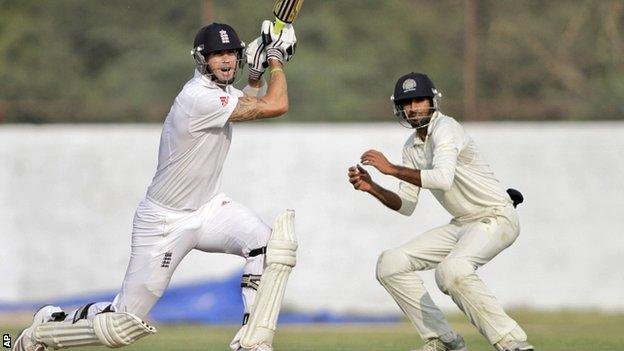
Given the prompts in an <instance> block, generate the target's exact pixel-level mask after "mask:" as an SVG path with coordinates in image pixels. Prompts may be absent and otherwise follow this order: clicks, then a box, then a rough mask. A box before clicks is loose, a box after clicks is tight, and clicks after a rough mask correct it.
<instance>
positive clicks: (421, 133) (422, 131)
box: [416, 127, 429, 141]
mask: <svg viewBox="0 0 624 351" xmlns="http://www.w3.org/2000/svg"><path fill="white" fill-rule="evenodd" d="M427 129H429V128H427V127H422V128H418V129H416V135H418V137H419V138H420V140H422V141H425V138H427Z"/></svg>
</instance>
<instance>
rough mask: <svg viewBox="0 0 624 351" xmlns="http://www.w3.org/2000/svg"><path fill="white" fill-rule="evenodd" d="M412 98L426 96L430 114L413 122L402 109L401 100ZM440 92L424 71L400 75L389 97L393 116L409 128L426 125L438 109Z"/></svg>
mask: <svg viewBox="0 0 624 351" xmlns="http://www.w3.org/2000/svg"><path fill="white" fill-rule="evenodd" d="M414 98H428V99H429V101H430V103H431V114H430V116H429V118H425V119H421V120H420V121H419V122H418V124H415V123H414V122H413V121H410V119H409V118H408V117H407V115H406V114H405V111H403V101H405V100H411V99H414ZM441 98H442V94H441V93H440V92H438V90H437V89H436V88H435V86H434V85H433V82H432V81H431V79H429V77H428V76H427V75H426V74H424V73H415V72H410V73H408V74H406V75H403V76H401V78H399V80H397V82H396V84H395V85H394V94H392V96H391V97H390V99H391V100H392V105H393V106H392V107H393V110H394V114H395V116H397V117H399V122H401V124H402V125H404V126H407V127H409V128H422V127H426V126H427V125H428V124H429V123H430V122H431V117H432V116H433V113H434V112H435V111H436V110H437V109H438V102H439V101H440V99H441ZM404 122H408V124H407V125H406V124H404Z"/></svg>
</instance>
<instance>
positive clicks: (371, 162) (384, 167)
mask: <svg viewBox="0 0 624 351" xmlns="http://www.w3.org/2000/svg"><path fill="white" fill-rule="evenodd" d="M360 162H362V164H363V165H366V166H373V167H375V168H377V169H378V170H379V172H381V173H383V174H390V173H392V172H393V170H394V165H393V164H392V163H390V161H388V159H387V158H386V156H384V154H382V153H381V152H379V151H377V150H368V151H366V152H365V153H363V154H362V156H361V157H360Z"/></svg>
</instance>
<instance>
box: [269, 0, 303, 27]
mask: <svg viewBox="0 0 624 351" xmlns="http://www.w3.org/2000/svg"><path fill="white" fill-rule="evenodd" d="M303 1H304V0H276V1H275V5H274V6H273V15H275V26H274V27H273V28H274V32H275V33H279V32H281V31H282V28H284V26H285V25H286V24H290V23H293V22H294V21H295V19H297V15H298V14H299V11H300V10H301V5H303Z"/></svg>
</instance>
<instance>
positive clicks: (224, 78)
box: [14, 21, 297, 351]
mask: <svg viewBox="0 0 624 351" xmlns="http://www.w3.org/2000/svg"><path fill="white" fill-rule="evenodd" d="M272 27H273V24H272V23H271V22H270V21H264V22H263V24H262V35H261V36H260V37H259V38H258V39H256V40H254V41H253V42H252V43H251V44H250V45H249V47H248V48H247V50H245V44H244V43H243V42H242V41H241V40H240V39H239V37H238V35H237V34H236V32H235V31H234V29H233V28H232V27H230V26H229V25H227V24H220V23H212V24H210V25H207V26H205V27H203V28H201V29H200V30H199V32H198V33H197V35H196V37H195V40H194V43H193V50H192V52H191V53H192V55H193V58H194V60H195V63H196V70H195V75H194V77H193V78H192V79H191V80H189V81H188V82H187V83H186V85H184V87H183V88H182V91H181V92H180V93H179V94H178V96H177V97H176V98H175V101H174V103H173V105H172V106H171V110H170V111H169V114H168V115H167V118H166V120H165V122H164V126H163V129H162V134H161V138H160V148H159V153H158V167H157V170H156V174H155V176H154V178H153V180H152V183H151V185H150V186H149V187H148V189H147V194H146V196H145V198H144V199H143V200H142V201H141V203H140V204H139V205H138V208H137V210H136V213H135V217H134V221H133V230H132V253H131V257H130V262H129V264H128V269H127V271H126V276H125V278H124V281H123V284H122V286H121V291H120V292H119V294H118V295H117V296H116V297H115V299H114V300H113V301H112V302H97V303H92V304H88V305H86V306H82V307H80V308H78V309H77V310H76V311H73V312H70V313H69V314H66V313H65V312H64V311H63V310H61V309H60V308H59V307H56V306H44V307H43V308H41V309H40V310H39V311H37V313H36V314H35V318H34V321H33V323H32V325H31V326H30V327H29V328H27V329H25V330H24V331H23V332H22V333H21V334H20V336H19V337H18V339H17V340H16V343H15V348H14V350H17V351H26V350H28V351H34V350H38V351H42V350H47V348H53V349H60V348H66V347H73V346H84V345H105V346H108V347H111V348H114V347H121V346H125V345H128V344H131V343H132V342H134V341H135V340H137V339H139V338H141V337H143V336H146V335H150V334H153V333H155V332H156V329H155V328H154V327H152V326H150V325H148V324H147V323H145V322H144V321H143V320H144V319H145V317H146V316H147V314H148V312H149V311H150V310H151V308H152V307H153V306H154V304H155V303H156V302H157V301H158V299H159V298H160V297H161V296H162V294H163V292H164V291H165V288H166V287H167V285H168V284H169V281H170V279H171V276H172V274H173V272H174V270H175V269H176V267H177V266H178V264H179V263H180V261H181V260H182V259H183V258H184V257H185V256H186V254H188V253H189V252H190V251H191V250H193V249H197V250H201V251H205V252H221V253H228V254H233V255H238V256H241V257H243V258H244V259H245V260H246V263H245V265H244V268H243V271H244V273H243V277H242V282H241V287H242V295H243V302H244V308H245V314H244V316H243V327H242V328H241V329H240V330H239V332H238V333H237V335H236V336H235V338H234V340H233V341H232V343H231V345H230V347H231V348H232V349H233V350H272V346H271V345H272V339H273V334H274V331H275V324H276V320H277V315H278V313H279V309H280V307H281V301H282V297H283V295H284V290H285V287H286V281H287V278H288V275H289V273H290V271H291V269H292V267H294V266H295V261H296V249H297V242H296V239H295V235H294V212H293V211H287V212H285V213H284V214H282V215H280V216H278V218H277V220H276V222H275V226H274V228H273V229H271V228H270V227H269V226H267V225H266V224H265V223H264V222H263V221H262V220H261V219H260V218H259V217H258V216H257V215H256V214H254V213H253V212H252V211H250V210H249V209H247V208H246V207H245V206H243V205H241V204H239V203H238V202H236V201H234V200H232V199H230V198H229V197H228V196H226V195H225V194H223V193H221V192H220V189H219V188H220V184H221V170H222V168H223V163H224V161H225V158H226V156H227V153H228V150H229V147H230V142H231V139H232V123H231V122H236V121H247V120H257V119H263V118H270V117H278V116H280V115H283V114H284V113H286V112H287V111H288V94H287V88H286V76H285V74H284V70H283V65H284V63H285V62H286V61H287V60H288V59H290V57H291V56H292V55H293V54H294V46H295V43H296V37H295V32H294V29H293V27H292V25H286V26H285V27H284V29H283V30H282V31H281V32H279V33H278V34H274V33H273V31H272ZM245 58H247V59H248V64H249V85H248V86H247V87H246V88H245V89H244V91H245V93H243V92H242V91H240V90H238V89H236V88H234V87H233V86H232V83H233V82H234V80H235V77H236V75H237V73H239V71H240V70H241V69H242V68H243V65H244V62H245ZM265 69H267V70H269V72H270V79H269V83H268V88H267V84H265V83H263V80H262V79H261V76H262V74H263V73H264V71H265Z"/></svg>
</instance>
